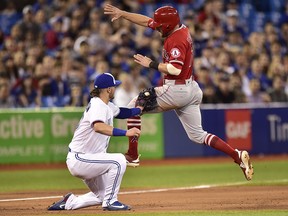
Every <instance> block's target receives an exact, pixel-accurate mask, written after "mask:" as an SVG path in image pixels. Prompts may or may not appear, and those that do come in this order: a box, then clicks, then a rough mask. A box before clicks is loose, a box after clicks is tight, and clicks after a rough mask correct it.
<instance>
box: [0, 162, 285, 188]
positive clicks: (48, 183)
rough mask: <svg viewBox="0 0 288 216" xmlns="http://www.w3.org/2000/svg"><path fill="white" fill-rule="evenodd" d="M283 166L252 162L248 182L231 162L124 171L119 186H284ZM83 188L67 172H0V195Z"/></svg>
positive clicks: (60, 170)
mask: <svg viewBox="0 0 288 216" xmlns="http://www.w3.org/2000/svg"><path fill="white" fill-rule="evenodd" d="M287 165H288V162H287V161H267V162H255V163H254V167H255V175H254V178H253V181H251V182H249V183H248V182H247V181H246V180H245V178H244V176H243V174H242V172H241V170H240V168H238V167H237V165H236V164H233V163H219V164H190V165H189V164H188V165H169V166H163V165H162V166H143V167H140V168H137V169H132V168H128V169H127V171H126V173H125V175H124V178H123V181H122V185H121V187H122V189H123V188H124V189H125V188H129V189H131V188H132V189H133V188H138V189H139V188H167V187H187V186H196V185H206V184H225V183H230V184H231V183H243V184H245V183H247V184H249V185H267V184H271V185H274V184H277V185H288V172H287ZM19 179H21V183H19ZM84 188H85V189H86V186H85V185H84V184H83V183H82V181H81V180H80V179H77V178H75V177H73V176H71V175H70V173H69V172H68V170H67V169H56V170H19V171H13V172H11V171H1V172H0V191H1V192H16V191H31V190H75V189H84Z"/></svg>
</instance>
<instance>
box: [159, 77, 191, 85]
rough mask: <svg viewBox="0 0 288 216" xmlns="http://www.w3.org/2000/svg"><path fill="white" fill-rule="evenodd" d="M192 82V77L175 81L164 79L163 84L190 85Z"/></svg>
mask: <svg viewBox="0 0 288 216" xmlns="http://www.w3.org/2000/svg"><path fill="white" fill-rule="evenodd" d="M192 81H193V76H191V77H190V79H183V80H182V79H176V80H169V79H164V84H166V85H188V84H191V83H192Z"/></svg>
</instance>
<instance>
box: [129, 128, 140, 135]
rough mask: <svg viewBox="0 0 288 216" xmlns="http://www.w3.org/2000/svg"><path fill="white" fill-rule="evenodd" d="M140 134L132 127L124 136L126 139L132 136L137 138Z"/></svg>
mask: <svg viewBox="0 0 288 216" xmlns="http://www.w3.org/2000/svg"><path fill="white" fill-rule="evenodd" d="M140 133H141V131H140V130H139V129H138V128H136V127H133V128H131V129H129V130H127V132H126V136H127V137H134V136H136V137H139V136H140Z"/></svg>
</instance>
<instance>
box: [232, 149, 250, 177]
mask: <svg viewBox="0 0 288 216" xmlns="http://www.w3.org/2000/svg"><path fill="white" fill-rule="evenodd" d="M235 150H236V152H237V153H238V155H239V158H240V160H241V163H240V164H239V166H240V168H241V169H242V171H243V173H244V175H245V178H246V179H247V180H248V181H250V180H251V179H252V177H253V174H254V169H253V166H252V163H251V161H250V157H249V154H248V152H247V151H239V150H237V149H235Z"/></svg>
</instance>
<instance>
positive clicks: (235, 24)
mask: <svg viewBox="0 0 288 216" xmlns="http://www.w3.org/2000/svg"><path fill="white" fill-rule="evenodd" d="M223 28H224V32H225V33H226V34H228V33H231V32H238V33H239V34H240V35H241V36H242V38H245V30H244V28H243V27H242V26H241V25H240V23H239V12H238V11H237V10H233V9H230V10H228V11H227V12H226V22H225V23H224V26H223Z"/></svg>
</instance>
